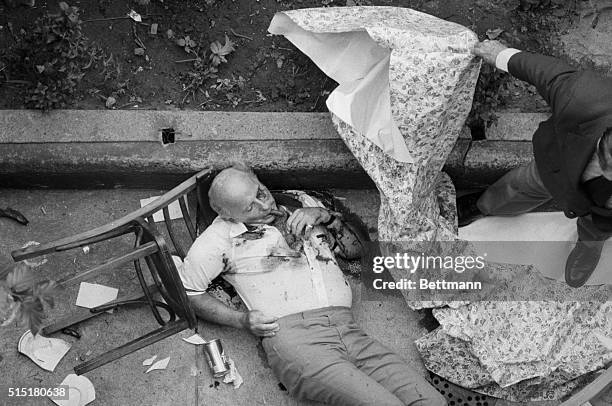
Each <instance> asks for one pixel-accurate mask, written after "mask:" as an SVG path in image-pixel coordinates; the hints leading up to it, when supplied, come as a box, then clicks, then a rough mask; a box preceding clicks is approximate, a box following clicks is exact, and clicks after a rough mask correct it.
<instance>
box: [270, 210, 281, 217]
mask: <svg viewBox="0 0 612 406" xmlns="http://www.w3.org/2000/svg"><path fill="white" fill-rule="evenodd" d="M270 214H271V215H273V216H274V217H281V216H283V215H284V214H285V213H283V212H282V211H280V210H274V209H272V210H270Z"/></svg>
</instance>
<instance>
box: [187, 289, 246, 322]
mask: <svg viewBox="0 0 612 406" xmlns="http://www.w3.org/2000/svg"><path fill="white" fill-rule="evenodd" d="M189 299H190V301H191V305H192V306H193V310H194V311H195V313H196V316H198V317H199V318H201V319H203V320H206V321H210V322H213V323H217V324H222V325H224V326H230V327H234V328H244V326H245V324H244V323H245V318H246V317H247V314H246V313H243V312H239V311H237V310H234V309H230V308H229V307H228V306H227V305H225V304H224V303H223V302H221V301H219V300H218V299H217V298H215V297H213V296H211V295H209V294H208V293H203V294H201V295H195V296H189Z"/></svg>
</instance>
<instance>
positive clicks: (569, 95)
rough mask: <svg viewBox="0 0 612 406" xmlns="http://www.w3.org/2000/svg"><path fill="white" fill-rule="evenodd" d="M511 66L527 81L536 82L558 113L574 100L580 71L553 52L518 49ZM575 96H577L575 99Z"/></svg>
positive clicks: (511, 71)
mask: <svg viewBox="0 0 612 406" xmlns="http://www.w3.org/2000/svg"><path fill="white" fill-rule="evenodd" d="M508 70H509V72H510V73H511V74H512V76H515V77H517V78H519V79H521V80H523V81H525V82H528V83H530V84H532V85H534V86H535V87H536V88H537V89H538V92H539V93H540V95H541V96H542V97H543V98H544V100H546V102H547V103H548V104H549V106H550V107H551V108H552V110H553V114H559V113H561V111H562V110H564V109H566V108H568V107H570V109H573V108H572V106H568V105H569V104H571V103H572V101H573V98H574V97H573V93H574V91H575V90H576V83H577V81H578V79H579V77H580V75H581V72H580V71H578V70H577V69H576V68H574V67H572V66H570V65H568V64H567V63H565V62H563V61H561V60H559V59H556V58H552V57H550V56H544V55H537V54H532V53H529V52H519V53H517V54H515V55H513V56H512V57H511V58H510V60H509V61H508ZM574 100H575V99H574Z"/></svg>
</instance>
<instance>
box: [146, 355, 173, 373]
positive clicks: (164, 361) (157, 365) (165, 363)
mask: <svg viewBox="0 0 612 406" xmlns="http://www.w3.org/2000/svg"><path fill="white" fill-rule="evenodd" d="M168 362H170V357H168V358H164V359H162V360H159V361H157V362H156V363H155V364H153V365H151V367H150V368H149V369H147V371H146V372H145V374H148V373H149V372H151V371H155V370H156V369H166V367H167V366H168Z"/></svg>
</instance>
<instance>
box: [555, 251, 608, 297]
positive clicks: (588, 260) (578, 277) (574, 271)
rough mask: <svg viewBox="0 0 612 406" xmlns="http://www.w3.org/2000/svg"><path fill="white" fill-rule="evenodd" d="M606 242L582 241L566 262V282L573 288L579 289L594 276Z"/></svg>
mask: <svg viewBox="0 0 612 406" xmlns="http://www.w3.org/2000/svg"><path fill="white" fill-rule="evenodd" d="M604 243H605V241H580V240H578V241H577V242H576V246H575V247H574V249H573V250H572V252H570V254H569V256H568V257H567V262H565V282H567V284H568V285H570V286H571V287H573V288H579V287H581V286H582V285H584V284H585V283H586V281H587V280H589V278H590V277H591V275H592V274H593V271H594V270H595V268H597V264H598V263H599V258H600V257H601V250H602V248H603V246H604Z"/></svg>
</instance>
